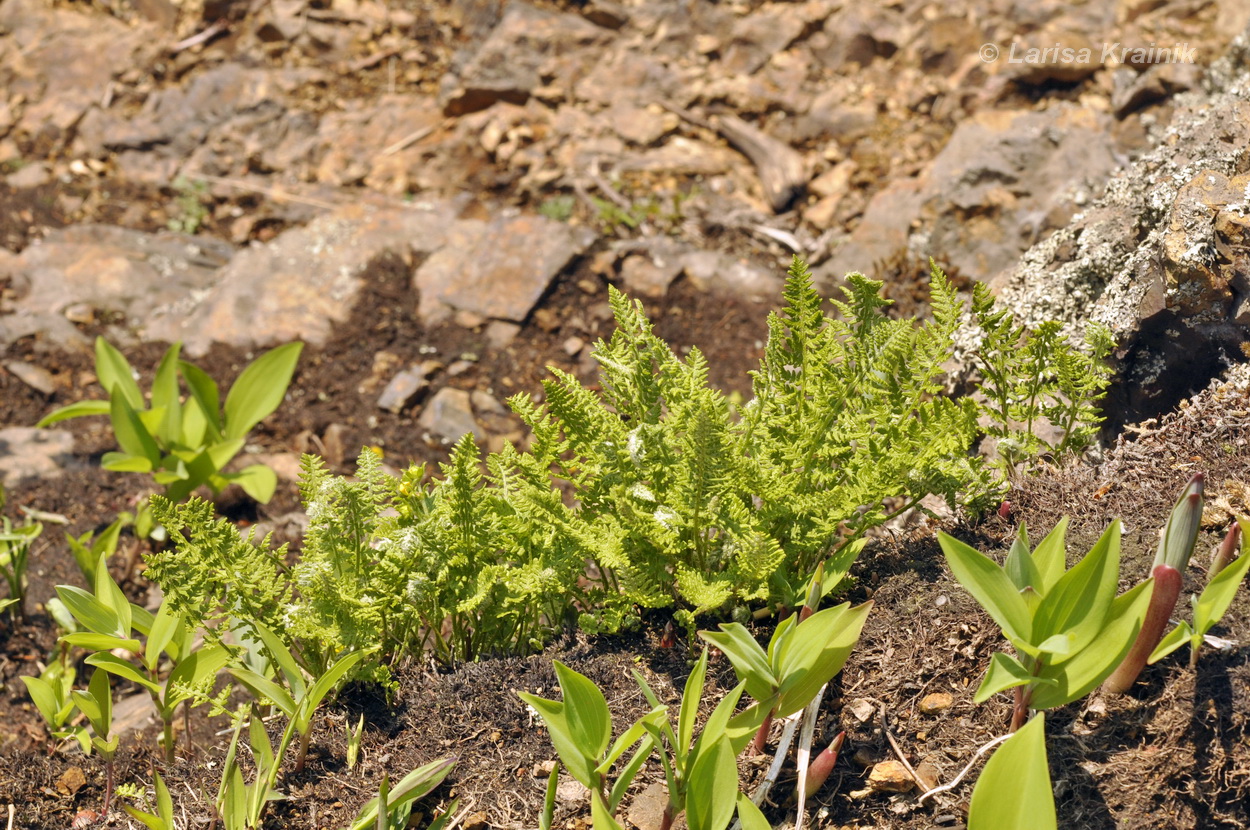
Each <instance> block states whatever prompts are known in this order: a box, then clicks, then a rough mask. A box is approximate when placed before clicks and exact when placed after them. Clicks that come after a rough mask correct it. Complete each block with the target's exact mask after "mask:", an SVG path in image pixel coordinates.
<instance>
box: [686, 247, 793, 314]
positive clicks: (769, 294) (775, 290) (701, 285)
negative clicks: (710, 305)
mask: <svg viewBox="0 0 1250 830" xmlns="http://www.w3.org/2000/svg"><path fill="white" fill-rule="evenodd" d="M681 265H682V270H683V272H684V273H685V275H686V277H687V278H688V279H689V280H690V281H691V282H692V283H693V284H694V286H695V287H696V288H698V289H699V290H701V291H710V292H713V293H724V294H729V295H731V296H735V297H741V298H742V299H745V300H750V301H752V302H774V301H775V300H776V299H777V297H778V296H779V295H780V292H781V286H782V283H783V280H782V278H781V277H780V276H778V275H777V273H776V272H775V270H769V269H766V268H762V267H759V266H757V265H754V264H752V263H750V262H747V261H744V260H741V259H736V258H734V257H731V256H729V255H727V254H723V253H721V252H719V251H691V252H689V253H686V254H684V255H683V256H682V258H681Z"/></svg>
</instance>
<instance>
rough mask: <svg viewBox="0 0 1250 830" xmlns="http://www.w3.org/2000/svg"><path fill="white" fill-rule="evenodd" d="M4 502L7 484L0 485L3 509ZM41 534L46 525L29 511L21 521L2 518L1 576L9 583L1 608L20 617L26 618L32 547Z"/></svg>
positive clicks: (0, 521)
mask: <svg viewBox="0 0 1250 830" xmlns="http://www.w3.org/2000/svg"><path fill="white" fill-rule="evenodd" d="M4 504H5V497H4V487H3V486H0V510H3V509H4ZM42 533H43V524H42V523H40V522H38V521H36V520H35V519H34V518H33V517H32V516H31V514H30V513H27V515H26V516H25V517H24V518H23V519H22V521H21V522H20V523H18V524H14V523H13V522H12V521H11V520H10V519H9V517H8V516H5V517H3V518H2V519H0V576H3V577H4V581H5V584H7V585H8V586H9V597H8V600H7V601H3V602H0V610H3V609H7V610H8V611H9V613H10V614H11V615H12V616H13V618H14V619H17V620H21V619H25V618H26V585H27V579H26V568H27V565H28V564H29V562H30V549H31V546H32V545H34V543H35V540H36V539H38V538H39V536H40V534H42Z"/></svg>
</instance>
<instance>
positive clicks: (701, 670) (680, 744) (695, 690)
mask: <svg viewBox="0 0 1250 830" xmlns="http://www.w3.org/2000/svg"><path fill="white" fill-rule="evenodd" d="M706 675H707V647H706V646H705V647H704V648H703V653H702V654H700V655H699V660H698V662H696V663H695V664H694V670H693V671H692V672H690V676H689V677H687V678H686V688H685V689H684V690H683V691H682V695H681V712H680V713H679V714H678V716H677V746H676V747H674V750H675V752H676V754H677V763H678V764H679V765H684V764H685V762H686V753H687V752H689V751H690V741H691V740H692V739H693V738H694V719H695V716H696V715H698V713H699V701H700V700H702V698H703V679H704V677H705V676H706Z"/></svg>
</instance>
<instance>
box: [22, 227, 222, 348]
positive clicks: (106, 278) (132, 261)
mask: <svg viewBox="0 0 1250 830" xmlns="http://www.w3.org/2000/svg"><path fill="white" fill-rule="evenodd" d="M233 254H234V248H233V247H232V246H231V245H229V244H228V243H226V242H222V241H220V240H216V239H212V238H209V237H195V236H186V235H184V234H176V233H157V234H148V233H143V232H141V231H133V230H129V229H127V228H115V227H110V226H106V225H77V226H74V227H69V228H65V229H62V230H55V231H51V232H50V233H49V234H48V235H47V236H46V237H45V238H44V239H43V240H42V241H40V242H37V243H35V244H33V245H31V246H29V247H28V248H26V249H25V250H24V251H22V253H21V254H19V255H17V256H15V257H12V258H5V259H3V260H0V274H7V275H8V276H9V278H10V279H11V280H12V281H13V287H14V288H15V290H16V294H17V299H16V301H15V303H14V305H13V312H12V314H7V315H5V316H3V317H0V341H3V342H9V343H11V342H13V341H14V340H16V339H17V338H19V337H24V336H26V335H28V334H34V333H42V334H43V336H44V341H45V342H48V343H52V344H57V345H63V346H70V347H80V346H82V345H84V344H86V343H87V339H86V338H85V337H84V336H83V335H82V334H81V333H80V332H79V331H78V329H77V328H75V327H74V326H73V325H71V324H70V322H69V321H68V320H67V319H66V312H67V311H70V312H71V313H75V308H76V307H77V312H76V313H81V307H83V306H86V307H89V308H91V309H92V310H93V311H111V312H116V313H120V314H122V315H124V316H125V317H126V319H127V322H128V323H129V324H131V325H133V326H135V327H137V328H143V327H145V326H147V325H149V324H151V323H152V322H153V320H154V319H155V317H157V316H158V315H159V314H160V311H159V309H160V308H161V307H164V306H171V305H175V304H178V303H181V302H183V301H185V300H186V298H187V297H189V296H191V295H194V294H195V293H196V292H199V291H203V290H205V289H207V287H208V286H209V285H211V284H212V282H213V279H214V276H215V274H216V272H217V271H218V269H220V268H221V267H222V266H223V265H225V264H226V263H227V262H229V261H230V258H231V256H232V255H233Z"/></svg>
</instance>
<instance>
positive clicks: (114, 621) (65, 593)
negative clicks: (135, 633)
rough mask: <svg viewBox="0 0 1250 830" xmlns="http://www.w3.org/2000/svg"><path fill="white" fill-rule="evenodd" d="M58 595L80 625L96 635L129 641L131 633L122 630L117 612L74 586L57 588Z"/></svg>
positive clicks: (59, 586)
mask: <svg viewBox="0 0 1250 830" xmlns="http://www.w3.org/2000/svg"><path fill="white" fill-rule="evenodd" d="M56 595H57V596H58V597H59V598H60V600H61V602H63V603H65V607H66V608H68V609H69V612H70V613H71V614H73V615H74V619H76V620H78V622H79V624H80V625H82V626H83V627H84V628H86V629H87V630H88V631H92V632H94V633H96V634H107V635H109V636H112V637H116V638H118V639H119V640H125V639H127V637H126V635H127V634H129V633H130V632H129V631H127V630H125V629H123V628H122V624H121V618H120V617H118V615H117V612H116V611H114V610H113V609H112V608H109V607H108V606H107V605H105V604H104V603H102V602H100V601H99V600H98V599H96V598H95V597H94V596H92V595H91V594H89V593H88V592H86V591H84V590H83V589H82V588H78V587H75V586H73V585H58V586H56Z"/></svg>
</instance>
